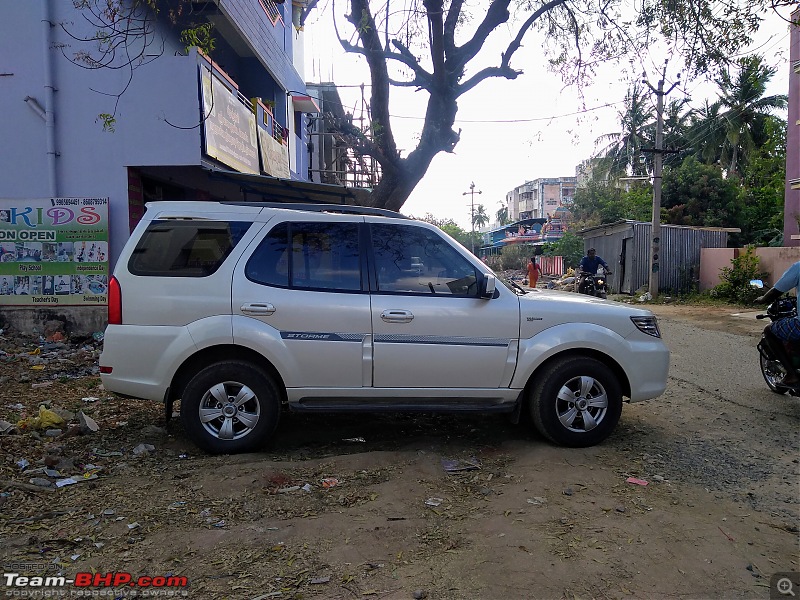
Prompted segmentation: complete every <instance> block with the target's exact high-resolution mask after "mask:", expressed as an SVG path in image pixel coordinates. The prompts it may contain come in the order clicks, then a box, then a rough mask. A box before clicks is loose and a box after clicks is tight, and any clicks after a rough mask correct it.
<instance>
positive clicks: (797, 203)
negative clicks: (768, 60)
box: [783, 10, 800, 246]
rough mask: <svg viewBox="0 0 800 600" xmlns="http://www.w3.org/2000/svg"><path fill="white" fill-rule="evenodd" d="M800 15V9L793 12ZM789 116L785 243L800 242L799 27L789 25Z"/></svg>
mask: <svg viewBox="0 0 800 600" xmlns="http://www.w3.org/2000/svg"><path fill="white" fill-rule="evenodd" d="M791 18H792V22H793V23H797V22H798V19H800V10H796V11H795V12H794V13H792V17H791ZM789 32H790V33H789V45H790V47H789V107H788V108H789V116H788V129H787V132H786V191H785V194H784V206H783V245H784V246H800V236H799V235H798V234H800V226H798V219H800V27H798V26H796V25H791V26H790V28H789Z"/></svg>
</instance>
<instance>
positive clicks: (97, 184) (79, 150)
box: [0, 0, 308, 266]
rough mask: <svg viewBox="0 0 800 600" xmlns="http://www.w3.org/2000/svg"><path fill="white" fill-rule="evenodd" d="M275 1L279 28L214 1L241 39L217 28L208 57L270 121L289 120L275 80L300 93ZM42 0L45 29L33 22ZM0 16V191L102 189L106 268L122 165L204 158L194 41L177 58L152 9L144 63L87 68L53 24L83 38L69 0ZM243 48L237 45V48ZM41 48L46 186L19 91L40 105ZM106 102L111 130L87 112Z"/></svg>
mask: <svg viewBox="0 0 800 600" xmlns="http://www.w3.org/2000/svg"><path fill="white" fill-rule="evenodd" d="M278 6H279V7H280V9H281V10H283V11H284V12H286V13H287V15H288V17H287V18H286V19H285V22H286V26H284V25H283V24H280V23H279V24H278V25H277V26H273V25H272V24H271V22H270V21H269V19H268V18H267V16H266V13H265V12H264V10H263V8H262V7H261V4H260V2H259V1H258V0H220V9H221V11H222V12H223V13H224V14H227V15H229V16H230V17H231V18H232V19H236V20H237V24H235V25H233V26H232V25H230V24H229V25H228V27H229V28H230V29H231V31H234V32H235V31H239V33H240V34H241V35H243V36H244V40H240V41H239V42H234V43H238V45H239V46H240V47H239V48H238V49H237V50H234V48H233V47H232V46H231V45H230V44H228V43H227V42H226V41H225V39H224V38H223V37H222V36H221V35H220V36H219V40H218V44H217V46H218V54H219V56H217V51H215V56H214V59H215V61H217V62H219V63H220V64H222V63H224V64H225V67H226V69H230V73H228V74H229V75H231V76H234V75H236V76H238V77H240V80H239V81H237V83H238V84H240V86H241V87H240V89H241V91H242V93H243V94H244V95H245V97H247V98H250V97H254V96H258V97H265V98H270V96H272V97H274V99H275V102H276V115H275V116H276V120H277V121H278V122H280V123H281V124H283V125H284V126H286V127H289V128H290V130H294V123H295V118H294V114H289V109H290V107H289V106H288V105H287V99H286V93H285V91H284V89H285V90H289V91H300V92H302V91H303V90H305V84H304V83H303V81H302V79H301V78H300V76H299V74H298V73H297V71H296V70H295V69H294V67H293V64H292V56H293V52H292V42H293V39H292V35H293V32H294V28H293V27H292V25H291V14H290V11H291V3H284V4H283V5H278ZM47 7H49V10H50V15H49V20H50V21H51V22H52V23H53V24H54V25H55V26H53V27H46V26H45V24H44V23H43V20H44V19H45V18H46V17H45V14H46V13H45V10H46V8H47ZM0 14H2V15H3V19H2V21H0V73H2V74H3V76H0V113H1V114H2V115H3V118H2V119H0V138H2V139H3V140H5V141H6V143H4V144H3V145H2V148H0V199H3V198H6V199H24V198H43V197H51V196H62V197H65V196H72V197H109V198H110V208H109V217H110V233H109V236H110V239H109V242H110V248H111V251H110V255H111V259H112V266H113V261H114V260H115V259H116V257H117V256H118V255H119V253H120V251H121V249H122V246H123V245H124V243H125V242H126V241H127V239H128V237H129V232H130V225H129V219H128V192H129V181H128V177H129V173H128V169H129V168H131V167H148V166H152V167H156V166H159V167H173V168H181V167H185V166H195V167H199V166H200V165H201V163H202V161H203V155H202V127H201V124H202V115H201V110H200V100H199V91H198V90H199V86H198V61H199V59H198V56H197V54H196V53H195V52H194V51H192V52H190V53H189V55H188V56H184V54H185V49H184V46H183V44H182V43H180V41H179V39H178V35H179V30H178V29H177V28H174V27H172V26H170V25H169V24H168V23H167V22H166V20H165V19H162V20H158V21H156V22H155V32H154V34H155V35H154V38H153V39H154V41H153V43H152V44H151V46H150V47H149V48H147V49H145V51H144V56H145V57H146V58H147V62H146V64H142V65H141V66H138V68H135V69H133V70H132V71H131V70H130V69H125V68H121V69H110V68H101V69H86V68H84V67H82V66H80V65H76V64H74V62H73V61H70V60H69V59H68V58H67V57H74V55H75V53H76V52H79V51H81V50H89V49H90V47H91V46H89V45H87V44H85V43H81V42H79V41H76V40H75V39H74V38H73V37H71V36H70V35H68V34H67V32H65V31H64V28H62V26H61V25H62V24H63V25H64V27H66V28H67V29H68V30H69V32H70V33H72V34H73V35H74V36H77V37H81V36H84V37H90V36H91V35H93V34H94V31H95V28H94V27H93V26H92V25H90V24H89V23H88V22H86V21H85V20H84V19H83V17H82V15H81V13H80V12H79V11H77V10H76V9H75V8H74V6H73V3H72V2H69V1H66V0H25V1H24V2H21V1H19V0H0ZM216 18H221V17H216ZM237 28H238V29H237ZM229 35H230V33H229ZM48 37H49V38H50V39H49V40H48ZM162 40H163V44H164V45H163V47H162ZM242 48H244V51H245V54H244V55H241V54H239V53H237V52H241V51H242ZM248 48H249V49H250V55H249V56H248V55H247V52H248V50H247V49H248ZM136 50H137V49H136V48H134V51H136ZM254 53H257V54H254ZM46 54H48V55H49V56H50V59H51V64H52V70H51V71H52V85H53V87H54V88H55V90H56V91H55V92H54V94H53V115H54V123H55V126H54V128H53V129H54V131H55V152H56V155H57V158H56V159H55V163H56V168H55V173H56V177H55V179H56V184H57V185H56V188H57V189H55V190H51V189H50V185H49V178H48V172H49V169H48V165H49V164H50V161H49V160H48V158H49V156H50V155H49V154H48V146H47V136H46V129H47V127H46V124H45V121H44V120H43V119H42V118H41V117H40V116H39V115H38V114H36V112H34V110H32V108H31V105H32V104H33V102H32V101H30V102H28V103H26V102H25V101H24V100H25V99H26V98H33V99H35V100H36V102H37V103H38V104H39V105H40V106H41V107H43V108H44V107H45V105H46V100H45V99H46V92H47V85H46V77H45V69H44V65H45V56H46ZM278 83H280V85H282V86H285V88H281V87H280V86H279V85H278ZM122 92H124V93H122ZM114 94H121V95H120V96H119V98H117V97H115V96H114ZM115 112H116V124H115V128H114V129H115V130H114V131H113V132H111V131H103V127H102V122H101V121H100V120H99V119H98V115H100V114H101V113H109V114H110V113H115ZM293 133H294V134H297V133H299V134H301V135H303V134H304V132H303V131H299V132H294V131H293ZM290 140H292V142H293V144H292V147H291V148H290V149H289V151H290V152H291V154H290V157H291V160H290V168H291V170H292V176H293V177H294V178H300V179H306V178H307V171H308V155H307V152H305V151H304V150H305V144H304V143H302V142H303V141H304V140H302V139H301V138H298V137H296V135H290Z"/></svg>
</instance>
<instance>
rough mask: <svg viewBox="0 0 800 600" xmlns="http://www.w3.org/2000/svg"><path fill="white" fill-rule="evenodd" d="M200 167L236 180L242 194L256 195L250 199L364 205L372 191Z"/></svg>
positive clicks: (224, 177)
mask: <svg viewBox="0 0 800 600" xmlns="http://www.w3.org/2000/svg"><path fill="white" fill-rule="evenodd" d="M203 169H205V170H206V171H207V172H208V176H209V177H210V178H211V179H221V180H227V181H233V182H236V183H238V184H239V186H240V187H241V189H242V192H244V193H245V197H247V194H254V195H256V196H259V197H258V198H253V200H259V201H271V202H311V203H317V204H346V205H352V206H368V205H369V204H368V198H369V195H370V194H371V193H372V190H369V189H367V188H354V187H346V186H343V185H332V184H328V183H313V182H311V181H295V180H293V179H280V178H278V177H270V176H269V175H252V174H250V173H240V172H239V171H227V170H225V169H217V168H213V167H203Z"/></svg>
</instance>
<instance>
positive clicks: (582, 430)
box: [529, 357, 622, 448]
mask: <svg viewBox="0 0 800 600" xmlns="http://www.w3.org/2000/svg"><path fill="white" fill-rule="evenodd" d="M529 410H530V414H531V417H532V419H533V423H534V425H535V426H536V429H537V430H538V431H539V433H541V434H542V435H543V436H544V437H546V438H547V439H549V440H550V441H552V442H555V443H556V444H560V445H562V446H570V447H573V448H582V447H585V446H593V445H594V444H598V443H600V442H602V441H603V440H604V439H606V438H607V437H608V436H609V435H610V434H611V432H612V431H613V430H614V427H616V425H617V422H618V421H619V418H620V415H621V414H622V391H621V388H620V385H619V382H618V381H617V378H616V376H615V375H614V373H613V371H612V370H611V369H610V368H608V367H607V366H606V365H604V364H603V363H602V362H600V361H599V360H596V359H594V358H588V357H570V358H564V359H560V360H557V361H555V362H554V363H552V364H550V365H549V366H547V367H546V369H545V371H544V373H542V374H541V376H537V381H536V383H535V384H534V386H533V388H532V390H531V395H530V399H529Z"/></svg>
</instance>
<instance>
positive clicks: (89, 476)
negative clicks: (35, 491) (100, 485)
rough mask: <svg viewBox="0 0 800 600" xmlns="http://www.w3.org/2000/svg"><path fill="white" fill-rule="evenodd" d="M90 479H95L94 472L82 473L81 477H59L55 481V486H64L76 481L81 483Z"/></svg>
mask: <svg viewBox="0 0 800 600" xmlns="http://www.w3.org/2000/svg"><path fill="white" fill-rule="evenodd" d="M92 479H97V474H96V473H88V472H87V473H84V474H83V477H78V478H77V479H76V478H75V477H67V478H66V479H59V480H58V481H56V487H64V486H65V485H74V484H76V483H82V482H84V481H91V480H92Z"/></svg>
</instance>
